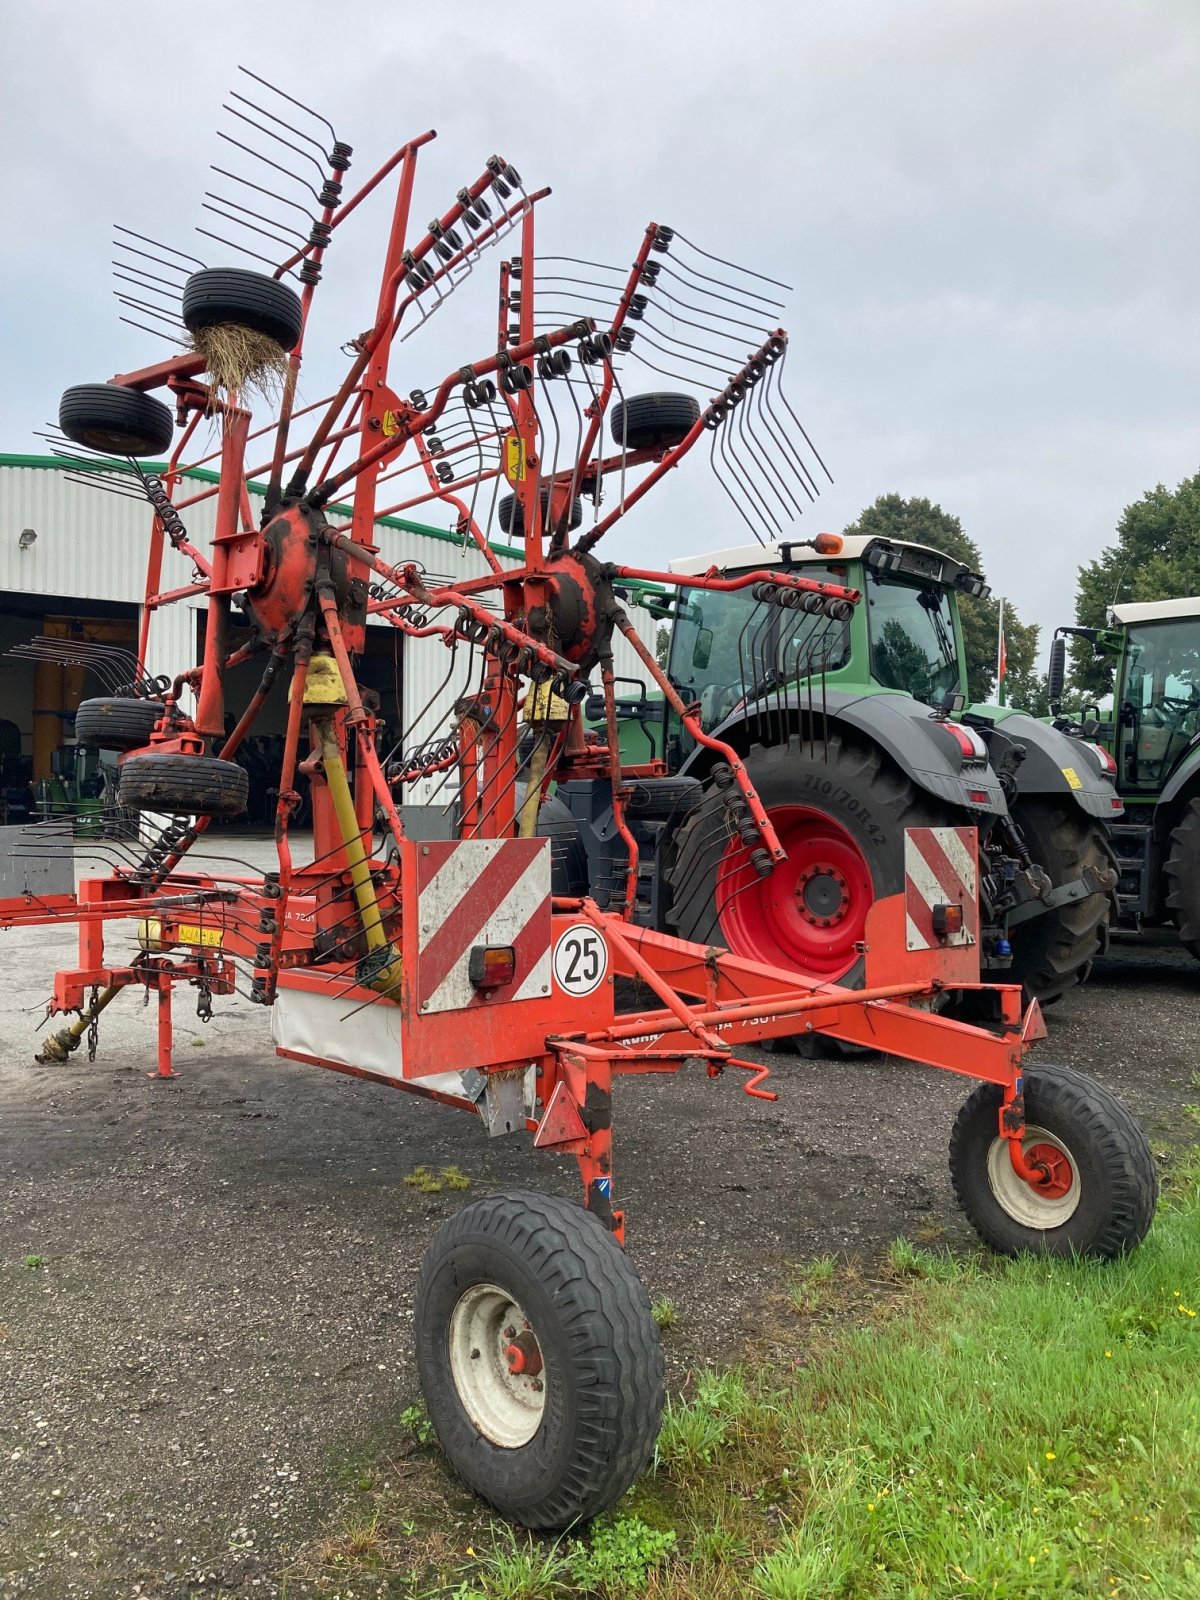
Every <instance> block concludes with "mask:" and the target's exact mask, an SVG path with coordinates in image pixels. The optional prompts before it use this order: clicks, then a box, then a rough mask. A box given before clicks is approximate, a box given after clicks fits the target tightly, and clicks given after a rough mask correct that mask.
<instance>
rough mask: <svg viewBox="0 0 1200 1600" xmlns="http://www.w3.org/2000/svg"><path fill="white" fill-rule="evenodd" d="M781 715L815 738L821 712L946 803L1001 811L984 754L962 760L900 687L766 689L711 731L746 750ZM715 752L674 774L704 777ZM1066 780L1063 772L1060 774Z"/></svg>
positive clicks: (775, 729)
mask: <svg viewBox="0 0 1200 1600" xmlns="http://www.w3.org/2000/svg"><path fill="white" fill-rule="evenodd" d="M781 719H783V720H786V724H787V732H788V735H789V737H803V738H804V739H805V740H807V739H809V738H810V737H811V738H813V739H815V740H817V741H820V739H821V738H822V737H823V730H824V724H825V721H826V719H827V720H828V724H829V728H830V731H831V732H832V731H833V730H834V729H838V730H840V731H842V732H843V733H851V734H857V735H858V736H859V737H860V738H864V739H866V740H868V741H870V743H872V744H874V745H876V746H878V748H879V749H880V750H882V751H883V752H884V754H885V755H887V756H889V757H890V758H891V760H892V761H894V762H895V764H896V765H897V766H898V767H899V768H900V770H901V771H902V772H903V773H905V775H906V776H907V777H909V778H910V779H911V780H912V782H913V783H915V784H916V785H917V787H918V788H919V789H924V790H925V791H926V793H927V794H931V795H934V796H936V798H937V799H939V800H941V801H943V802H945V803H946V804H949V805H952V806H958V807H961V808H962V810H963V811H964V812H966V813H969V814H971V815H973V816H976V817H978V818H979V819H980V821H981V823H982V822H983V821H984V819H985V818H986V819H994V818H995V817H1002V816H1006V815H1007V814H1008V804H1007V802H1006V801H1005V798H1004V790H1003V789H1002V788H1001V786H1000V780H999V778H998V777H997V776H996V772H995V770H994V768H993V766H992V765H991V763H990V762H989V761H988V760H987V759H986V757H985V758H983V759H981V760H977V761H976V760H970V761H968V760H967V759H966V758H965V756H964V753H963V751H962V748H961V746H960V744H959V742H958V739H957V738H956V737H955V735H954V734H952V733H951V732H950V731H949V729H948V728H946V726H945V725H944V723H943V722H942V721H940V720H939V719H938V718H937V717H935V716H934V715H933V713H932V712H931V711H930V709H929V707H928V706H926V705H923V704H922V703H921V701H919V700H914V699H913V698H912V697H911V695H906V694H888V693H886V692H885V693H882V694H866V695H856V694H848V693H846V692H845V691H844V690H836V689H830V690H827V691H826V694H825V697H824V699H823V700H822V698H821V696H820V694H819V693H817V694H814V696H813V699H812V702H811V704H810V702H809V697H808V694H807V692H804V693H798V692H797V691H795V690H790V691H788V693H787V694H786V695H778V696H776V695H774V694H770V695H768V696H767V697H766V698H765V699H764V700H763V701H762V702H758V703H756V704H754V705H752V706H749V707H744V706H743V707H737V708H736V709H735V710H734V711H733V712H732V713H731V715H730V716H728V717H726V719H725V720H724V722H722V723H720V724H719V726H717V727H716V728H714V729H713V730H712V736H713V737H714V738H716V739H721V740H723V741H724V742H725V743H726V744H729V745H732V746H733V748H734V749H735V750H737V751H738V753H739V754H745V753H746V751H748V750H749V749H750V747H751V745H754V744H761V743H775V742H777V741H778V740H779V738H780V737H781V734H782V730H781V727H780V723H781ZM719 759H720V757H719V756H717V755H715V754H714V752H713V751H711V750H709V749H706V748H705V746H703V745H697V746H696V748H695V749H694V750H692V751H691V752H690V753H689V755H688V757H687V760H686V761H685V762H684V763H683V765H682V767H681V768H680V775H681V776H686V777H692V778H703V777H704V776H705V775H706V774H707V772H708V770H709V768H710V767H711V766H712V765H713V764H714V762H716V761H717V760H719ZM1064 782H1065V780H1064Z"/></svg>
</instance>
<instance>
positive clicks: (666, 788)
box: [625, 778, 704, 823]
mask: <svg viewBox="0 0 1200 1600" xmlns="http://www.w3.org/2000/svg"><path fill="white" fill-rule="evenodd" d="M703 794H704V785H703V784H702V783H700V781H699V780H698V779H696V778H633V779H631V780H630V783H629V794H628V796H627V798H626V801H625V809H626V811H627V812H628V814H629V815H630V816H631V817H636V818H637V820H638V821H639V822H676V823H681V822H682V821H683V819H684V818H685V817H686V816H687V814H688V813H689V812H690V811H691V810H693V809H694V807H696V806H698V805H699V804H700V801H701V798H702V797H703Z"/></svg>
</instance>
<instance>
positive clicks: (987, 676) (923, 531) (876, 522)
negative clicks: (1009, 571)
mask: <svg viewBox="0 0 1200 1600" xmlns="http://www.w3.org/2000/svg"><path fill="white" fill-rule="evenodd" d="M845 532H846V533H847V534H866V535H867V536H868V537H875V538H880V539H898V540H906V541H907V542H908V543H910V544H927V545H929V546H930V547H931V548H932V549H934V550H940V551H941V552H942V554H943V555H947V556H950V557H951V559H952V560H954V561H960V562H961V563H962V565H963V566H964V567H968V568H969V569H970V570H971V571H972V572H978V571H980V568H981V565H982V561H983V558H982V556H981V555H980V552H979V546H978V545H977V544H976V543H975V541H974V539H972V538H971V537H970V536H969V535H968V534H966V533H964V532H963V525H962V523H961V522H960V521H959V520H958V518H957V517H955V516H952V515H951V514H950V513H949V512H948V511H943V510H942V508H941V506H939V505H934V504H933V502H932V501H930V500H926V499H925V498H924V497H923V496H919V495H914V496H913V497H912V499H910V500H905V499H904V497H903V496H902V495H898V494H881V495H880V496H879V498H878V500H876V502H875V504H874V505H873V506H867V507H866V509H865V510H864V511H862V512H860V514H859V517H858V520H857V522H852V523H851V524H850V526H849V527H848V528H846V529H845ZM959 611H960V613H961V616H962V630H963V649H964V651H965V653H966V658H967V662H966V665H967V692H968V694H969V695H970V698H971V703H972V704H973V705H981V704H985V703H986V702H987V699H988V696H989V695H990V694H991V692H992V685H993V684H994V683H995V681H996V645H997V642H998V635H999V627H1000V602H999V600H996V599H992V598H989V599H987V600H974V599H972V598H971V596H970V595H960V596H959ZM1039 632H1040V630H1039V628H1038V626H1037V624H1036V623H1024V622H1022V621H1021V619H1020V617H1019V616H1018V615H1017V612H1016V609H1015V607H1014V606H1013V605H1012V604H1011V603H1010V602H1007V601H1006V602H1005V606H1004V638H1005V648H1006V652H1007V655H1008V673H1007V677H1006V681H1005V698H1006V700H1007V701H1008V703H1009V704H1010V705H1014V706H1020V707H1021V709H1022V710H1028V711H1032V712H1034V713H1035V714H1042V713H1043V712H1044V710H1045V708H1046V692H1045V679H1044V677H1043V676H1041V675H1039V673H1038V672H1037V669H1036V661H1037V648H1038V634H1039Z"/></svg>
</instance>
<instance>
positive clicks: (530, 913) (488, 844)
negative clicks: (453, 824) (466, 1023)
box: [417, 839, 550, 1012]
mask: <svg viewBox="0 0 1200 1600" xmlns="http://www.w3.org/2000/svg"><path fill="white" fill-rule="evenodd" d="M426 852H428V853H426ZM417 859H418V863H419V870H418V873H417V912H418V924H419V930H420V946H419V948H420V955H419V956H418V958H417V1004H418V1006H419V1008H420V1010H422V1011H425V1012H430V1011H460V1010H463V1009H465V1008H467V1007H469V1006H478V1005H482V1003H483V997H482V995H481V994H480V993H479V991H478V990H477V989H476V988H475V987H474V985H473V984H472V983H471V979H470V975H469V972H468V966H469V963H470V958H471V950H472V948H473V947H474V946H475V945H511V946H512V948H513V950H514V951H515V953H516V976H515V978H514V979H513V983H512V990H511V993H510V992H509V990H508V989H504V990H497V991H493V992H494V994H495V998H496V999H497V1000H499V999H503V1000H505V1001H508V1000H535V999H542V998H543V997H545V996H546V995H548V994H549V993H550V841H549V840H548V839H466V840H462V841H458V840H442V841H438V842H435V843H431V844H426V845H422V846H421V854H420V855H419V856H418V858H417Z"/></svg>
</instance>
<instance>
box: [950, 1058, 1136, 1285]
mask: <svg viewBox="0 0 1200 1600" xmlns="http://www.w3.org/2000/svg"><path fill="white" fill-rule="evenodd" d="M1024 1079H1025V1120H1026V1123H1027V1124H1028V1125H1029V1126H1030V1127H1038V1128H1044V1129H1045V1130H1046V1131H1047V1132H1048V1133H1052V1134H1054V1135H1055V1137H1056V1138H1058V1139H1060V1140H1061V1141H1062V1143H1063V1144H1064V1145H1065V1146H1066V1148H1067V1150H1068V1151H1069V1153H1070V1155H1071V1156H1072V1158H1073V1159H1074V1162H1075V1165H1076V1168H1077V1169H1078V1173H1079V1181H1080V1195H1079V1203H1078V1206H1077V1207H1076V1209H1075V1212H1074V1214H1073V1215H1072V1216H1071V1217H1070V1218H1069V1220H1067V1221H1066V1222H1064V1223H1062V1224H1061V1225H1059V1226H1056V1227H1053V1228H1048V1229H1039V1228H1033V1227H1030V1226H1028V1225H1026V1224H1024V1223H1022V1222H1020V1221H1018V1220H1017V1219H1016V1218H1015V1217H1013V1216H1012V1215H1011V1213H1010V1212H1009V1211H1008V1210H1007V1209H1006V1208H1005V1207H1004V1206H1003V1205H1001V1203H1000V1201H999V1200H998V1198H997V1196H996V1194H995V1192H994V1190H993V1187H992V1184H991V1181H990V1179H989V1177H988V1165H987V1163H988V1152H989V1151H990V1150H991V1147H992V1144H993V1142H994V1141H996V1140H998V1139H999V1138H1000V1130H999V1115H1000V1106H1001V1104H1002V1102H1003V1099H1004V1093H1003V1090H1002V1089H1001V1088H1000V1085H999V1084H995V1083H983V1084H980V1086H979V1087H978V1088H977V1089H976V1090H975V1091H974V1093H973V1094H972V1095H971V1096H970V1097H969V1098H968V1099H967V1100H966V1101H965V1102H964V1104H963V1106H962V1109H961V1110H960V1111H959V1113H958V1116H957V1117H956V1118H955V1119H954V1129H953V1131H952V1133H951V1135H950V1179H951V1182H952V1183H953V1185H954V1193H955V1195H956V1196H957V1197H958V1203H959V1205H960V1206H961V1207H962V1209H963V1210H964V1211H965V1212H966V1214H967V1217H968V1219H969V1221H970V1223H971V1226H972V1227H973V1228H974V1229H975V1231H976V1233H977V1234H978V1235H979V1237H980V1238H981V1239H982V1240H983V1242H984V1243H985V1244H986V1245H988V1246H989V1247H990V1248H991V1249H992V1250H995V1251H997V1252H999V1254H1001V1255H1007V1256H1012V1255H1018V1254H1020V1253H1021V1252H1022V1251H1029V1252H1031V1253H1032V1254H1034V1255H1051V1256H1070V1255H1083V1256H1093V1257H1096V1258H1098V1259H1100V1260H1103V1261H1107V1260H1111V1259H1112V1258H1113V1257H1115V1256H1119V1255H1123V1254H1124V1253H1125V1251H1127V1250H1131V1249H1132V1248H1133V1247H1134V1245H1136V1244H1139V1243H1140V1242H1141V1241H1142V1240H1143V1239H1144V1238H1145V1237H1146V1233H1147V1230H1148V1229H1149V1227H1150V1223H1151V1221H1152V1220H1153V1217H1154V1206H1155V1202H1156V1200H1157V1198H1158V1174H1157V1172H1156V1170H1155V1167H1154V1157H1153V1156H1152V1155H1151V1153H1150V1146H1149V1144H1148V1143H1147V1142H1146V1136H1145V1134H1144V1133H1143V1132H1142V1130H1141V1128H1140V1127H1139V1126H1138V1124H1137V1123H1136V1122H1135V1121H1134V1119H1133V1117H1132V1116H1130V1114H1129V1112H1128V1111H1127V1110H1126V1108H1125V1106H1124V1105H1123V1103H1122V1102H1121V1101H1120V1100H1119V1099H1118V1098H1117V1096H1116V1095H1115V1094H1113V1093H1111V1091H1110V1090H1108V1089H1106V1088H1104V1087H1103V1085H1102V1084H1099V1083H1097V1082H1096V1081H1095V1080H1094V1079H1093V1078H1088V1077H1085V1076H1084V1074H1083V1073H1082V1072H1075V1071H1074V1070H1073V1069H1072V1068H1070V1067H1042V1066H1039V1067H1037V1068H1036V1069H1034V1070H1031V1071H1027V1072H1026V1073H1025V1075H1024ZM1005 1159H1007V1153H1006V1152H1005ZM1030 1193H1031V1194H1033V1193H1034V1191H1033V1190H1030Z"/></svg>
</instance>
